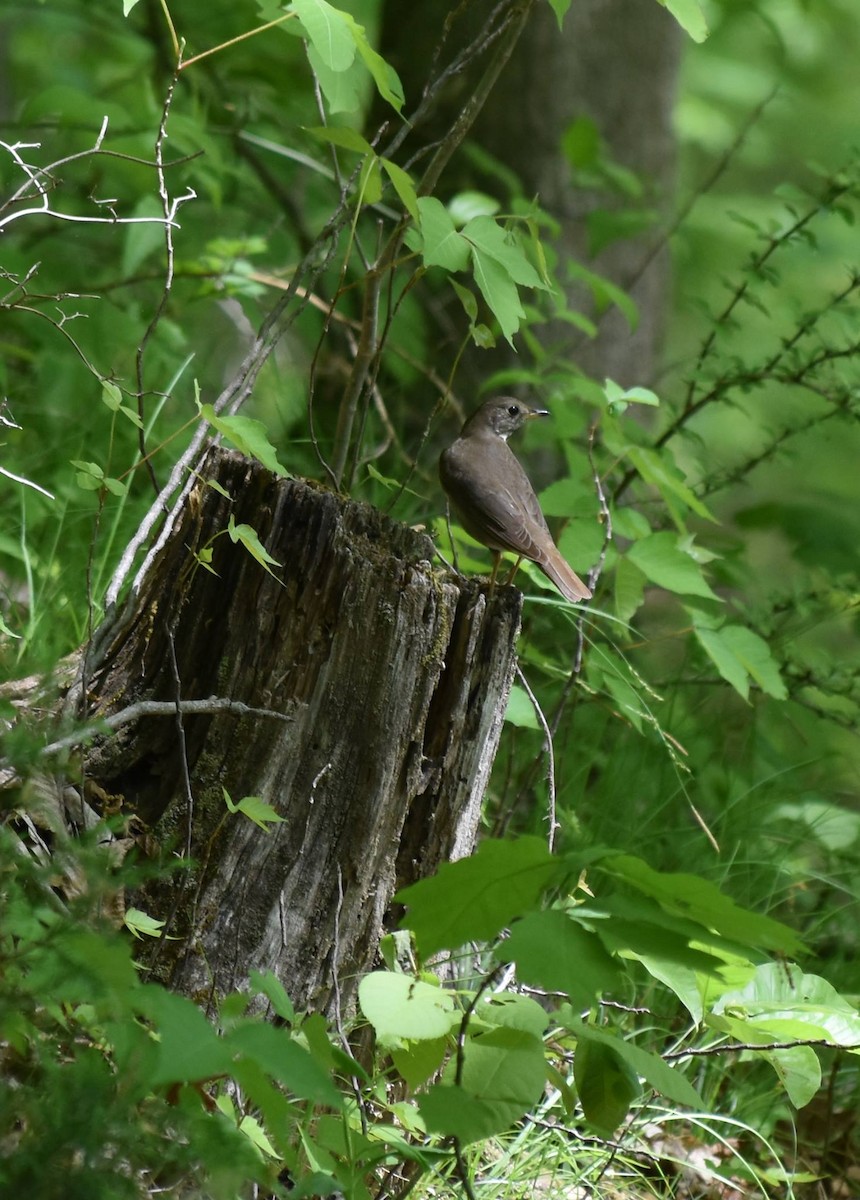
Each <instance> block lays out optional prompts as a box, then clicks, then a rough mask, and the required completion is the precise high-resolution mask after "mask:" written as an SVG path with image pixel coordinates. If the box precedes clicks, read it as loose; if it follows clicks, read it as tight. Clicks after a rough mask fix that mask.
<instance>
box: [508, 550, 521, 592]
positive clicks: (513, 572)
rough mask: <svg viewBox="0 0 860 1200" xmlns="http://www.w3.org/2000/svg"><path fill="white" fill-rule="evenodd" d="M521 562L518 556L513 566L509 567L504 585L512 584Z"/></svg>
mask: <svg viewBox="0 0 860 1200" xmlns="http://www.w3.org/2000/svg"><path fill="white" fill-rule="evenodd" d="M522 561H523V556H522V554H521V555H520V556H519V558H518V559H517V561H516V562H515V563H514V565H513V566H512V567H511V572H510V574H509V575H508V577H507V579H506V580H505V584H506V585H509V584H512V583H513V582H514V576H515V575H516V573H517V571H518V570H519V569H520V563H521V562H522Z"/></svg>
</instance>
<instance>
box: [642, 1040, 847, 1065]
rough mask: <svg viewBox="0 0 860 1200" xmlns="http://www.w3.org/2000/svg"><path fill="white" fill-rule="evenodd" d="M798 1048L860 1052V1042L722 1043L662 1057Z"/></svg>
mask: <svg viewBox="0 0 860 1200" xmlns="http://www.w3.org/2000/svg"><path fill="white" fill-rule="evenodd" d="M796 1046H826V1047H828V1048H829V1049H830V1050H860V1042H831V1041H828V1039H827V1038H808V1039H807V1038H803V1039H798V1040H796V1041H793V1042H721V1043H720V1044H719V1045H715V1046H702V1047H699V1048H696V1047H690V1048H688V1049H687V1050H670V1051H668V1052H667V1053H666V1054H662V1055H661V1056H660V1057H661V1058H662V1059H663V1060H664V1062H669V1061H671V1060H674V1059H677V1058H708V1057H711V1056H713V1055H715V1054H740V1053H741V1051H743V1050H758V1051H762V1050H794V1049H795V1047H796Z"/></svg>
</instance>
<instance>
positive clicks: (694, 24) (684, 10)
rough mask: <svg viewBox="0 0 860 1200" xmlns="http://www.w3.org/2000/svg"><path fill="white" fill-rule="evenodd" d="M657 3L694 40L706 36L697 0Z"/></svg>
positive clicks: (671, 0)
mask: <svg viewBox="0 0 860 1200" xmlns="http://www.w3.org/2000/svg"><path fill="white" fill-rule="evenodd" d="M550 2H551V3H552V0H550ZM659 3H660V4H662V5H663V7H664V8H667V9H668V10H669V12H670V13H671V14H672V16H673V17H674V18H675V20H676V21H677V22H678V24H679V25H680V26H681V28H682V29H683V30H684V31H685V32H686V33H688V34H689V35H690V37H691V38H692V39H693V41H694V42H703V41H704V40H705V38H706V37H707V36H708V25H707V22H706V21H705V14H704V13H703V12H702V6H701V4H700V3H699V0H659Z"/></svg>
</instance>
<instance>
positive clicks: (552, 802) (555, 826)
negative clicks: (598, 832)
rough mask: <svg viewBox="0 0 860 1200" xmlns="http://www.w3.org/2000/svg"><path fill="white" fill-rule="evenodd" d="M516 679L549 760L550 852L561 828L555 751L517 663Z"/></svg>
mask: <svg viewBox="0 0 860 1200" xmlns="http://www.w3.org/2000/svg"><path fill="white" fill-rule="evenodd" d="M517 679H519V681H520V683H521V684H522V685H523V688H524V689H525V692H526V695H527V696H528V698H529V700H531V702H532V708H533V709H534V710H535V715H536V716H537V719H538V721H539V723H540V727H541V729H542V730H543V735H544V746H545V748H546V752H547V757H548V759H549V765H548V766H547V786H548V787H549V810H548V812H547V818H548V822H549V836H548V837H547V846H548V847H549V849H550V850H552V849H553V847H554V846H555V835H556V832H557V830H559V829H560V828H561V826H560V825H559V823H558V820H557V817H556V792H555V751H554V749H553V744H552V733H551V731H550V727H549V725H548V723H547V719H546V717H545V716H544V714H543V709H542V708H541V706H540V704H539V703H538V699H537V696H536V695H535V694H534V692H533V691H532V689H531V688H530V687H529V681H528V680H527V679H526V677H525V675H524V674H523V670H522V667H521V666H520V664H519V663H517Z"/></svg>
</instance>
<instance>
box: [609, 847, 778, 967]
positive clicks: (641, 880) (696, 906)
mask: <svg viewBox="0 0 860 1200" xmlns="http://www.w3.org/2000/svg"><path fill="white" fill-rule="evenodd" d="M600 867H601V868H602V869H605V870H607V871H609V872H610V874H612V875H615V876H616V877H617V878H619V879H623V880H624V881H625V882H626V883H629V884H630V885H631V886H632V887H634V888H636V889H637V891H640V892H642V893H643V894H644V895H646V896H650V897H651V898H652V899H654V900H656V901H657V903H658V904H659V905H660V906H661V907H662V908H665V909H666V910H667V912H669V913H677V914H678V915H679V916H682V917H687V918H690V919H692V920H694V921H698V922H699V924H701V925H704V927H705V928H706V929H713V930H715V931H716V932H717V933H719V934H721V935H722V936H723V937H726V938H730V939H731V940H732V941H735V942H739V943H740V944H741V945H743V946H752V947H756V948H759V949H763V950H773V951H778V952H779V953H782V954H796V953H797V952H798V951H799V950H800V949H801V943H800V940H799V939H798V937H797V934H796V933H795V932H794V930H792V929H789V928H788V926H787V925H783V924H781V923H780V922H779V921H774V920H772V918H770V917H765V916H762V915H760V914H759V913H754V912H750V911H749V910H748V909H746V908H741V907H739V905H737V904H735V902H734V901H733V900H730V899H729V897H728V896H725V895H724V894H723V893H722V892H721V891H720V890H719V888H717V887H715V886H714V884H712V883H710V882H708V880H706V879H701V878H700V877H699V876H698V875H687V874H683V873H671V872H660V871H654V870H653V869H652V868H651V867H649V866H648V865H647V864H646V863H644V862H643V861H642V859H641V858H635V857H634V856H633V855H618V856H617V857H615V856H610V857H607V858H604V859H602V860H601V862H600Z"/></svg>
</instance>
